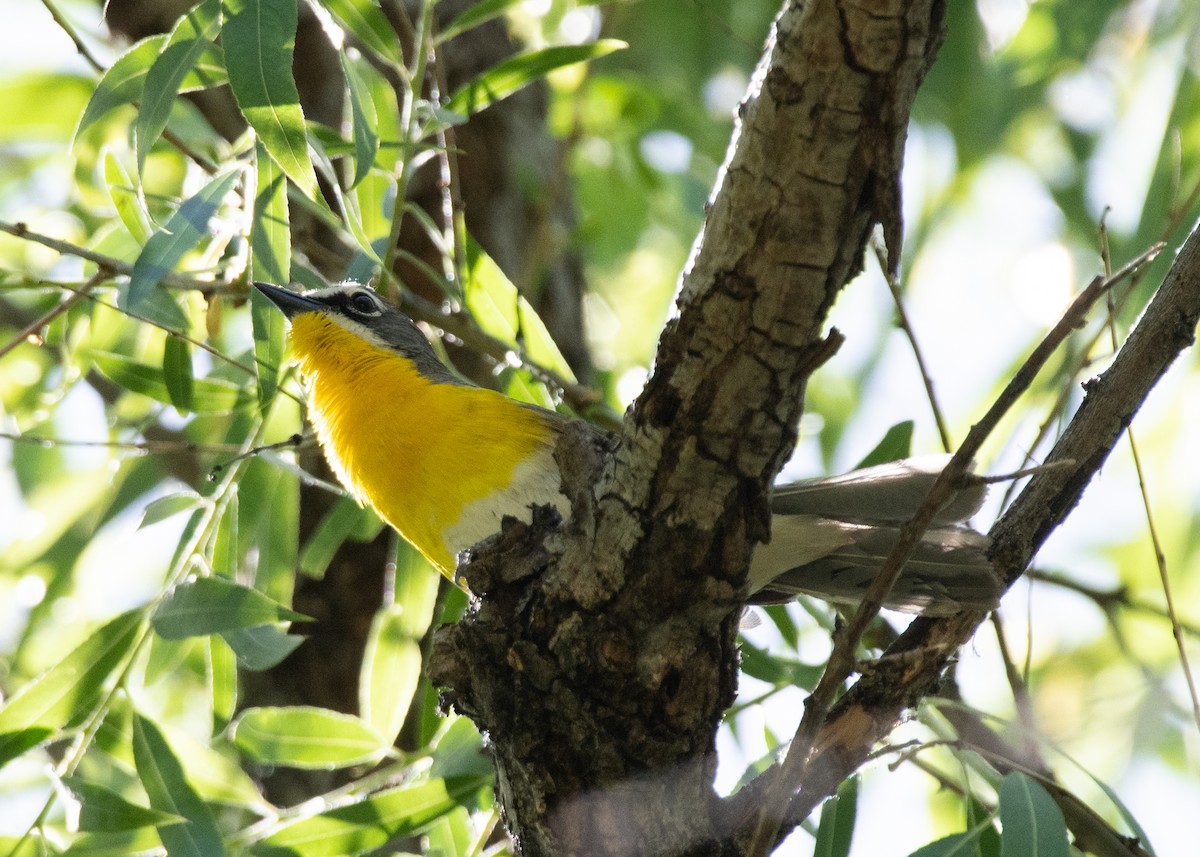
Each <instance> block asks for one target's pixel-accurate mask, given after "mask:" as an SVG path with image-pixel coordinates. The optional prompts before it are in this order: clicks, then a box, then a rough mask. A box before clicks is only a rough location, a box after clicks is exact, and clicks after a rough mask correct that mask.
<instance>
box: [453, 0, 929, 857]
mask: <svg viewBox="0 0 1200 857" xmlns="http://www.w3.org/2000/svg"><path fill="white" fill-rule="evenodd" d="M943 12H944V8H943V6H942V4H941V3H929V2H924V3H900V2H897V3H876V4H870V5H868V6H864V5H862V4H852V3H848V2H835V0H816V2H810V3H796V4H788V5H786V6H785V7H784V9H783V11H782V12H781V13H780V15H779V17H778V19H777V21H776V25H775V27H774V30H773V34H772V37H771V39H770V41H769V42H768V45H767V50H766V54H765V56H764V59H763V61H762V63H761V64H760V67H759V69H758V71H757V72H756V74H755V77H754V81H753V84H752V88H751V92H750V94H749V96H748V97H747V99H746V101H745V102H744V103H743V105H742V109H741V111H740V121H739V130H738V133H737V134H736V135H735V138H734V141H733V143H732V145H731V147H730V151H729V155H728V158H727V163H726V166H725V169H724V170H723V172H722V177H721V181H720V183H719V185H718V188H717V189H716V191H715V192H714V195H713V197H712V199H711V202H710V207H709V212H708V216H707V219H706V223H705V230H704V233H703V235H702V237H701V238H700V240H699V241H698V242H697V246H696V249H695V251H694V253H693V257H692V260H691V262H690V264H689V267H688V270H687V271H686V272H685V274H684V277H683V281H682V284H681V289H680V294H679V298H678V302H677V304H678V306H677V309H678V313H677V315H676V316H675V318H674V319H672V321H671V322H670V323H669V324H668V326H667V328H666V330H665V331H664V333H663V337H662V340H661V342H660V346H659V351H658V356H657V360H656V369H655V372H654V374H653V376H652V377H651V379H650V381H649V383H648V384H647V386H646V389H645V390H644V391H643V394H642V395H641V397H640V398H639V400H638V401H637V403H636V404H635V406H634V407H633V409H632V410H631V412H630V413H629V415H628V416H627V418H626V421H625V424H624V428H623V431H622V432H621V434H620V437H619V439H618V440H617V441H616V444H615V446H613V447H609V446H607V445H606V443H605V442H604V441H603V440H600V439H598V438H596V437H594V436H592V435H590V434H589V433H587V432H584V431H581V433H580V435H579V436H576V435H573V436H568V438H567V439H565V440H564V442H563V444H561V445H560V450H559V456H560V461H561V462H562V463H563V464H564V466H565V467H566V469H567V471H568V472H567V474H566V478H565V479H564V482H565V484H566V487H567V488H568V491H569V492H570V493H571V495H572V500H573V503H572V507H573V508H572V514H571V516H570V519H569V521H567V522H566V524H565V525H564V526H563V528H562V529H561V531H558V532H557V534H556V531H555V529H554V527H553V525H552V522H550V521H546V520H538V521H535V523H534V525H533V526H532V527H531V528H528V530H527V529H526V528H521V527H517V528H511V529H510V530H508V531H506V533H505V534H504V535H503V536H502V537H501V538H500V540H499V541H500V544H498V545H494V546H493V547H492V548H491V549H489V550H484V551H482V552H481V553H480V554H479V555H478V557H477V559H476V561H475V564H473V565H471V566H469V567H468V568H467V569H466V570H465V573H466V576H467V579H468V580H470V581H471V584H472V586H473V588H475V589H476V592H477V594H479V595H480V596H481V599H480V602H479V604H478V607H477V610H476V612H475V613H473V614H472V615H471V616H469V617H468V618H467V619H466V620H464V622H462V623H460V624H459V625H457V626H454V627H452V628H448V629H445V631H444V632H443V633H442V634H441V635H440V637H439V638H438V644H437V648H436V651H435V656H434V658H433V659H432V660H431V672H432V677H433V678H434V680H435V681H436V682H438V683H441V684H445V685H447V686H449V687H450V688H451V690H450V691H449V692H448V694H447V700H448V701H449V702H451V703H452V704H454V705H455V706H456V707H457V708H458V709H459V710H461V711H463V712H465V713H467V714H469V715H470V716H472V717H473V718H474V719H475V720H476V722H477V723H478V724H479V726H480V727H481V729H483V730H485V732H486V733H487V734H488V736H489V738H490V742H491V746H492V748H493V753H494V756H495V759H496V763H497V770H498V773H499V794H500V798H501V802H502V805H503V807H504V810H505V813H506V820H507V823H508V825H509V829H510V830H511V831H512V832H513V834H514V836H516V838H517V840H518V842H519V844H520V846H521V848H522V850H523V852H524V853H525V854H532V855H543V854H559V853H572V854H575V853H595V854H635V853H658V854H687V853H706V854H712V853H738V852H739V848H740V840H739V839H738V836H739V835H740V832H739V831H737V830H736V829H734V828H730V827H729V826H728V825H727V818H728V816H727V814H726V812H725V809H724V807H723V806H722V802H721V801H720V800H718V799H717V798H716V797H715V796H714V794H713V792H712V776H713V769H714V765H715V758H714V751H713V742H714V733H715V729H716V726H717V724H718V723H719V721H720V718H721V715H722V713H723V711H724V710H725V708H726V707H727V706H728V705H729V703H730V702H731V701H732V699H733V696H734V693H735V689H736V688H735V686H736V675H737V669H736V663H737V655H736V649H735V637H736V630H737V619H738V616H739V614H740V609H739V605H740V601H739V596H740V594H741V590H742V585H743V582H744V576H745V570H746V565H747V561H748V558H749V555H750V551H751V550H752V548H753V546H754V544H755V543H756V542H757V541H759V540H761V539H763V538H764V537H765V536H766V534H767V533H766V531H767V525H768V523H767V522H768V514H767V495H768V490H769V486H770V483H771V481H772V479H773V477H774V475H775V473H776V472H777V470H778V468H779V466H780V465H781V463H782V462H783V461H784V460H785V458H786V456H787V455H788V453H789V452H790V450H791V447H792V444H793V442H794V439H795V425H796V423H797V420H798V418H799V416H800V410H801V404H802V396H803V389H804V383H805V380H806V379H807V377H808V375H809V374H810V373H811V372H812V371H813V369H815V368H816V366H817V365H819V364H820V362H822V361H823V359H824V358H826V357H827V356H828V355H829V354H830V353H831V350H832V349H833V348H835V347H836V342H837V338H836V336H833V337H831V338H830V339H829V340H822V339H821V338H820V331H821V329H822V325H823V324H824V319H825V314H826V311H827V309H828V307H829V305H830V303H831V302H832V300H833V297H834V295H835V294H836V292H837V290H838V289H839V288H841V287H842V286H843V285H844V284H845V283H846V282H847V281H848V280H849V279H850V278H851V277H853V276H854V274H855V273H857V271H858V270H859V267H860V265H861V259H862V254H863V250H864V245H865V242H866V239H867V236H868V234H869V232H870V231H871V229H872V228H873V226H874V225H875V224H881V225H882V226H883V228H884V232H885V235H886V236H887V237H888V240H889V242H890V246H891V248H892V253H893V257H896V256H898V241H899V239H898V236H899V234H900V224H899V215H898V197H899V193H898V190H897V188H898V172H899V165H900V153H901V152H902V149H903V143H904V136H905V129H906V127H907V121H908V113H909V108H910V107H911V103H912V99H913V96H914V94H915V92H916V88H917V85H918V84H919V82H920V80H921V78H922V77H923V75H924V73H925V71H926V69H927V68H928V65H929V63H930V62H931V61H932V57H933V55H934V52H935V50H936V47H937V45H938V43H939V41H940V35H941V29H942V19H943ZM547 534H549V536H548V535H547ZM535 572H536V573H535Z"/></svg>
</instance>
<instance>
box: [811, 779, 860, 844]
mask: <svg viewBox="0 0 1200 857" xmlns="http://www.w3.org/2000/svg"><path fill="white" fill-rule="evenodd" d="M857 815H858V777H857V776H851V777H847V778H846V779H845V780H842V783H841V785H839V786H838V790H837V794H835V795H834V796H833V797H832V798H830V799H829V800H827V801H825V805H824V806H823V807H821V821H820V823H819V824H818V825H817V841H816V843H815V844H814V846H813V857H847V855H848V854H849V853H850V842H851V840H852V839H853V838H854V820H855V818H856V817H857Z"/></svg>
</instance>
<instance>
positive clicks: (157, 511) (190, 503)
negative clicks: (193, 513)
mask: <svg viewBox="0 0 1200 857" xmlns="http://www.w3.org/2000/svg"><path fill="white" fill-rule="evenodd" d="M203 502H205V501H204V499H203V498H202V497H201V496H200V495H199V494H197V493H196V492H195V491H179V492H178V493H175V494H168V495H167V496H165V497H159V498H158V499H157V500H151V501H150V502H149V503H147V504H146V508H145V510H144V511H143V512H142V519H141V520H140V521H138V529H139V530H140V529H141V528H142V527H148V526H150V525H151V524H157V523H158V522H159V521H165V520H166V519H167V518H170V517H171V516H173V515H178V514H179V513H180V512H186V511H188V510H190V509H194V508H196V507H197V506H199V505H200V504H201V503H203Z"/></svg>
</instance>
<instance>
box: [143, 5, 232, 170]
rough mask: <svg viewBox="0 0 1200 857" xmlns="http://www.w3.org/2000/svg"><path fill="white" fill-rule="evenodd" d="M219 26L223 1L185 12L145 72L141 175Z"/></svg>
mask: <svg viewBox="0 0 1200 857" xmlns="http://www.w3.org/2000/svg"><path fill="white" fill-rule="evenodd" d="M220 24H221V3H220V0H204V2H203V3H200V4H198V5H197V6H195V7H193V8H192V9H190V10H189V11H187V12H185V13H184V15H183V17H182V18H180V19H179V22H178V23H177V24H176V25H175V28H174V29H173V30H172V31H171V33H170V34H169V35H168V37H167V41H166V45H165V46H164V47H163V50H162V53H160V54H159V55H158V57H157V58H155V60H154V62H153V63H151V65H150V68H149V70H148V71H147V72H146V78H145V80H144V81H143V83H142V93H141V104H140V106H139V109H138V114H137V120H136V121H135V122H134V132H133V133H134V141H135V149H136V153H137V165H138V172H139V173H140V172H141V171H142V169H143V167H144V166H145V164H146V155H148V154H149V153H150V147H151V146H152V145H154V142H155V141H156V140H157V139H158V138H159V136H160V135H161V134H162V132H163V129H164V128H166V127H167V119H168V117H170V115H171V107H172V105H173V104H174V103H175V96H176V95H178V94H179V91H180V88H181V87H182V85H183V81H184V78H185V77H187V75H188V73H189V72H190V71H191V70H192V68H193V67H194V66H195V65H196V62H197V61H198V60H199V59H200V57H201V55H203V53H204V52H205V51H206V50H207V49H209V48H210V47H211V46H212V42H213V39H215V38H216V37H217V34H218V33H219V32H220Z"/></svg>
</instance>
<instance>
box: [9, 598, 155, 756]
mask: <svg viewBox="0 0 1200 857" xmlns="http://www.w3.org/2000/svg"><path fill="white" fill-rule="evenodd" d="M142 615H143V614H142V611H141V610H130V611H129V612H127V613H122V614H121V615H120V616H118V617H116V618H115V619H113V620H112V621H110V622H109V623H108V624H107V625H104V626H103V627H102V628H100V629H99V630H97V631H96V632H94V633H93V634H91V635H90V636H89V637H88V638H87V639H86V640H84V641H83V642H82V643H80V644H79V645H78V646H77V647H76V648H75V649H74V650H72V651H71V653H70V654H68V655H67V656H66V657H65V658H63V659H62V660H60V661H59V662H58V663H57V664H55V665H54V666H52V667H51V668H50V669H48V670H47V671H46V672H44V673H42V674H41V675H40V676H38V677H37V678H35V679H34V680H33V681H31V682H29V684H27V685H25V686H24V687H22V688H21V689H20V690H18V691H17V692H16V694H14V695H13V697H12V698H11V699H9V700H8V703H7V704H6V705H5V706H4V708H0V765H3V764H4V763H5V762H7V761H9V760H10V759H13V758H15V757H16V756H18V755H20V754H21V753H23V752H25V750H27V749H29V748H30V747H32V746H35V745H36V744H37V743H38V742H40V741H41V740H44V739H45V738H46V737H49V736H50V735H51V734H54V733H55V732H56V731H57V730H59V729H62V728H64V727H68V728H69V727H71V726H73V725H76V724H78V723H80V722H81V721H83V720H84V719H85V718H86V717H87V715H88V714H89V713H91V711H92V708H93V707H94V706H95V705H96V703H97V702H98V701H99V698H100V696H101V692H102V691H103V689H104V686H105V684H106V683H107V682H108V680H109V677H110V676H111V675H112V674H113V673H114V672H115V671H116V670H117V668H118V667H119V666H120V665H121V663H122V662H123V661H124V659H125V657H126V656H127V655H128V654H129V652H130V651H131V650H132V649H133V646H134V644H135V642H136V640H137V637H138V632H139V630H140V628H141V624H142ZM34 739H36V740H34ZM31 741H33V743H30V742H31Z"/></svg>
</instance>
